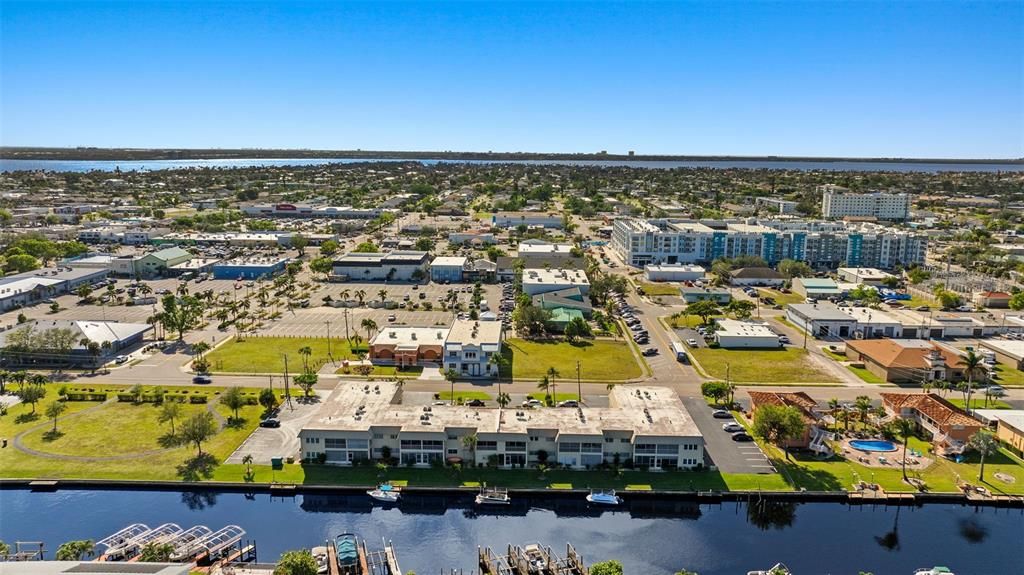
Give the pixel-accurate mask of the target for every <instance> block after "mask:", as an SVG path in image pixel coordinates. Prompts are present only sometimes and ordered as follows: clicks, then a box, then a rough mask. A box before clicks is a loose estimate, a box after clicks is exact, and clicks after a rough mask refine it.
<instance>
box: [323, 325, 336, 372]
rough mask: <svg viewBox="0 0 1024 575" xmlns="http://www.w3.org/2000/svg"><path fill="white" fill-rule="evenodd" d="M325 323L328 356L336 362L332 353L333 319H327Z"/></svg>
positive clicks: (332, 361)
mask: <svg viewBox="0 0 1024 575" xmlns="http://www.w3.org/2000/svg"><path fill="white" fill-rule="evenodd" d="M324 323H326V324H327V357H329V358H331V363H334V354H333V353H331V321H330V320H327V321H325V322H324Z"/></svg>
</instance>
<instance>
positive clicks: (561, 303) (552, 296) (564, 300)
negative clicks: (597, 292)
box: [532, 287, 594, 318]
mask: <svg viewBox="0 0 1024 575" xmlns="http://www.w3.org/2000/svg"><path fill="white" fill-rule="evenodd" d="M532 300H533V305H535V306H537V307H539V308H541V309H546V310H552V311H554V310H556V309H559V308H562V309H573V310H577V311H579V312H580V313H581V314H583V317H585V318H588V317H590V315H591V314H592V313H593V312H594V308H593V306H591V305H590V298H588V297H587V296H585V295H583V292H582V291H580V288H578V287H571V288H566V289H561V290H557V291H549V292H544V293H540V294H537V295H535V296H533V298H532Z"/></svg>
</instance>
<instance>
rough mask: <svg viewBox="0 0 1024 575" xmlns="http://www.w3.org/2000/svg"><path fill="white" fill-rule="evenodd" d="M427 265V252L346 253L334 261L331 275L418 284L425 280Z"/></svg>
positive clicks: (363, 279)
mask: <svg viewBox="0 0 1024 575" xmlns="http://www.w3.org/2000/svg"><path fill="white" fill-rule="evenodd" d="M429 263H430V254H428V253H427V252H418V251H402V250H397V251H393V252H389V253H382V252H377V253H359V252H349V253H347V254H345V255H344V256H341V257H340V258H338V259H336V260H334V275H335V276H339V277H345V278H347V279H349V280H351V281H419V280H421V279H423V278H426V277H428V269H427V264H429Z"/></svg>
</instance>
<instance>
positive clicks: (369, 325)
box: [359, 318, 377, 341]
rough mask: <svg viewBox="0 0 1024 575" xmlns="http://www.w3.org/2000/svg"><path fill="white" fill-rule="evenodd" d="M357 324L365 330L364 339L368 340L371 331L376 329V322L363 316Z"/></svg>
mask: <svg viewBox="0 0 1024 575" xmlns="http://www.w3.org/2000/svg"><path fill="white" fill-rule="evenodd" d="M359 325H360V326H362V328H363V329H365V330H366V341H370V338H371V337H372V333H371V332H374V331H377V322H375V321H373V320H372V319H370V318H365V319H363V321H361V322H359Z"/></svg>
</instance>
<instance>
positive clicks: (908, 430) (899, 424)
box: [893, 417, 915, 481]
mask: <svg viewBox="0 0 1024 575" xmlns="http://www.w3.org/2000/svg"><path fill="white" fill-rule="evenodd" d="M893 424H894V425H895V429H896V435H898V436H899V437H900V438H902V439H903V481H906V480H907V443H908V442H909V441H910V438H911V437H912V436H913V435H914V430H915V425H914V422H913V421H911V420H909V419H904V418H902V417H901V418H899V419H897V420H896V421H894V422H893Z"/></svg>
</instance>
